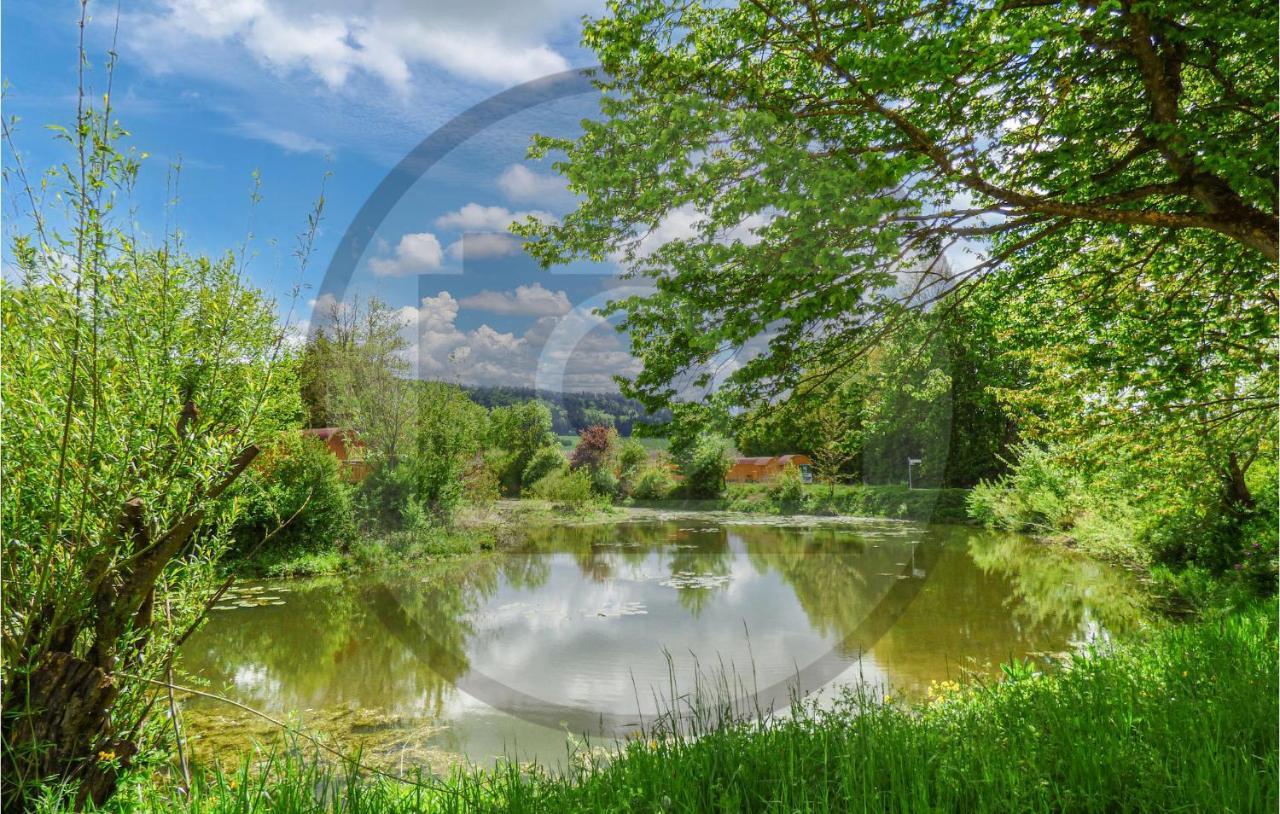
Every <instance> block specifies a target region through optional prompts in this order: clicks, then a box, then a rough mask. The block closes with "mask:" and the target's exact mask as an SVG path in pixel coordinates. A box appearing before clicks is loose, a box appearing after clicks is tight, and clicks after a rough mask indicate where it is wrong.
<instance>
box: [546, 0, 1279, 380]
mask: <svg viewBox="0 0 1280 814" xmlns="http://www.w3.org/2000/svg"><path fill="white" fill-rule="evenodd" d="M1276 23H1277V14H1276V7H1275V4H1274V3H1270V2H1261V0H1256V1H1255V2H1244V3H1231V4H1205V3H1194V2H1147V3H1144V2H1132V1H1131V0H1121V2H1109V3H1094V2H1049V1H1047V0H1011V1H1010V2H1007V3H999V4H992V3H962V2H922V1H921V0H905V1H903V2H879V3H845V2H826V1H825V0H740V2H735V3H730V4H719V3H703V2H671V0H634V1H633V2H618V3H615V4H613V5H612V6H611V7H610V14H609V15H608V16H606V17H604V18H602V19H599V20H595V21H592V22H590V23H589V24H588V25H587V27H586V33H585V42H586V44H587V45H589V46H590V47H592V48H593V49H594V50H595V51H596V53H597V54H598V55H599V58H600V61H601V64H602V68H603V70H602V72H601V73H600V76H599V84H600V87H601V89H602V91H603V94H602V100H601V110H602V114H603V115H602V117H601V118H600V119H598V120H596V121H589V122H586V123H585V126H584V131H583V132H582V134H581V135H580V136H579V137H578V138H576V139H572V140H565V139H551V138H544V139H539V140H537V141H536V142H535V146H534V152H535V154H545V153H548V152H563V153H564V159H563V160H561V161H560V162H559V163H558V164H557V166H558V168H559V170H560V171H561V172H562V173H563V174H564V175H565V176H566V177H567V178H568V180H569V182H570V186H571V188H572V189H574V190H576V191H578V192H580V193H583V194H584V198H583V201H582V203H581V205H580V207H579V208H578V209H577V210H576V211H575V212H573V213H571V214H570V215H568V216H567V217H566V218H564V219H563V221H561V222H560V223H553V224H534V223H530V224H527V225H525V226H524V227H522V228H523V229H524V230H525V231H526V233H528V234H530V235H532V236H533V237H535V238H536V240H535V242H533V243H532V244H531V246H530V250H531V251H532V252H533V253H534V254H535V255H536V256H537V257H538V258H539V259H540V260H542V261H543V262H544V263H548V264H551V263H556V262H562V261H566V260H569V259H571V258H574V257H580V256H587V257H593V258H604V257H608V256H612V257H615V258H621V261H622V263H623V264H624V265H625V266H626V267H627V269H628V271H629V272H630V273H631V274H633V275H638V276H642V277H647V278H649V279H650V280H651V281H652V282H653V284H654V285H655V286H656V291H655V292H654V293H653V294H651V295H647V296H641V297H633V298H631V299H629V300H626V301H623V302H621V303H619V304H617V305H616V306H615V307H616V308H618V309H620V310H622V311H624V312H625V313H626V315H627V316H626V321H625V327H626V328H627V329H628V330H629V332H630V335H631V337H632V340H633V341H634V342H635V344H636V347H637V349H638V350H639V351H640V353H641V355H642V357H643V360H644V363H645V364H644V370H643V372H642V373H641V374H640V375H639V377H638V378H637V379H636V380H635V382H634V383H633V384H632V385H631V389H632V392H634V393H635V394H636V395H638V396H640V397H642V398H644V399H645V400H647V401H648V402H650V403H651V404H655V403H659V402H662V401H664V400H666V399H667V398H669V397H671V396H673V395H674V394H675V393H676V392H678V389H679V387H678V386H679V384H680V383H682V382H685V383H687V382H690V381H692V382H701V383H706V382H709V381H711V379H712V376H713V375H714V374H715V372H716V371H717V370H720V369H722V368H724V366H725V363H726V361H727V360H729V359H730V358H733V357H734V356H735V355H736V356H737V357H738V358H739V360H742V359H745V360H746V361H745V363H743V364H741V366H740V367H737V369H736V371H735V372H734V373H733V375H732V376H731V377H730V378H729V387H728V390H729V392H730V393H734V394H736V395H737V396H738V397H739V399H740V400H743V401H747V400H751V399H758V398H761V397H767V396H771V395H775V394H778V393H785V392H794V391H796V390H797V389H799V390H803V389H804V388H805V387H807V386H809V385H810V384H812V382H811V381H810V379H811V378H812V376H813V372H814V371H824V372H826V371H831V370H832V369H833V368H839V367H840V366H841V364H849V363H852V361H853V360H855V359H857V358H859V356H860V353H861V351H863V350H865V349H866V348H867V347H869V346H870V345H871V344H872V343H873V342H874V339H875V334H876V332H877V331H878V330H883V329H885V328H886V326H890V325H891V324H892V321H893V318H894V314H895V313H898V312H900V310H901V309H902V307H903V306H906V307H908V308H910V307H916V308H920V307H927V306H928V305H929V304H930V303H936V302H938V301H939V300H940V299H943V298H945V299H946V300H947V302H948V303H951V304H956V303H959V302H961V301H962V300H963V299H964V297H965V296H966V292H967V291H969V290H970V289H971V288H972V287H973V285H974V283H975V282H976V281H978V280H980V279H982V278H983V277H984V276H985V275H986V273H987V272H990V271H992V270H995V269H1001V270H1005V271H1009V270H1016V271H1019V272H1021V273H1022V274H1023V276H1022V277H1021V278H1020V279H1019V281H1018V283H1019V285H1024V286H1025V285H1034V284H1036V283H1037V282H1038V281H1041V280H1043V279H1045V277H1046V276H1048V275H1052V274H1054V273H1056V272H1057V271H1058V270H1060V269H1061V268H1062V267H1063V264H1064V263H1066V262H1067V261H1069V260H1073V259H1076V258H1079V257H1081V256H1083V255H1089V254H1090V253H1094V252H1096V251H1097V250H1099V249H1100V248H1101V249H1106V250H1107V251H1108V255H1109V256H1108V262H1107V263H1095V264H1089V263H1078V262H1077V263H1074V265H1073V267H1072V269H1071V272H1070V273H1071V274H1074V275H1077V276H1078V277H1079V278H1080V279H1085V278H1104V279H1105V278H1107V277H1110V276H1113V275H1114V274H1115V271H1116V268H1115V266H1114V265H1113V263H1114V262H1119V263H1121V264H1133V265H1140V266H1141V267H1142V269H1143V271H1144V273H1145V274H1146V275H1147V276H1148V277H1149V278H1152V280H1151V281H1150V284H1151V285H1152V287H1153V291H1152V294H1151V296H1152V297H1168V298H1176V297H1179V296H1191V297H1194V296H1198V294H1199V292H1197V291H1196V290H1195V288H1194V286H1193V287H1192V288H1191V289H1183V290H1180V289H1179V288H1178V287H1177V286H1176V285H1163V284H1162V282H1163V281H1162V275H1163V273H1164V271H1163V270H1164V268H1165V267H1166V265H1167V264H1165V263H1164V262H1163V259H1164V256H1165V255H1166V254H1167V253H1169V252H1170V251H1176V250H1177V249H1178V247H1179V246H1183V245H1185V244H1186V242H1187V241H1189V240H1191V241H1195V242H1196V244H1197V245H1199V246H1204V247H1207V248H1208V251H1209V252H1210V253H1211V254H1212V255H1213V256H1214V257H1215V258H1216V260H1220V261H1221V262H1220V263H1219V264H1217V265H1216V266H1215V269H1214V270H1215V271H1216V272H1217V273H1219V274H1228V275H1230V276H1231V277H1232V280H1231V283H1230V285H1231V286H1232V287H1233V288H1236V289H1245V290H1251V291H1254V292H1265V290H1266V288H1267V287H1268V286H1269V284H1270V281H1271V279H1272V277H1271V275H1272V268H1273V262H1274V261H1275V259H1276V257H1277V235H1276V230H1277V219H1276V212H1277V185H1276V178H1277V107H1276V94H1275V87H1276V80H1277V73H1276V42H1275V30H1276ZM679 224H688V227H687V228H686V229H685V234H684V235H683V236H682V237H680V238H678V239H675V240H668V241H667V242H665V243H663V244H661V245H656V246H655V244H656V243H657V242H658V240H659V238H658V235H659V234H662V235H670V234H672V233H673V232H675V231H678V230H677V229H676V228H675V227H676V226H677V225H679ZM660 227H664V228H661V229H660ZM944 257H945V258H946V262H943V261H942V260H941V259H940V258H944ZM1208 285H1212V284H1211V283H1210V284H1208ZM1235 303H1236V306H1235V307H1237V308H1239V309H1242V310H1255V311H1256V310H1259V309H1261V310H1264V311H1273V310H1274V307H1275V300H1274V297H1265V296H1262V295H1261V293H1260V294H1259V296H1256V297H1252V298H1246V299H1236V300H1235ZM765 345H767V347H765V348H764V349H765V352H763V353H757V352H756V351H758V350H760V349H761V347H762V346H765Z"/></svg>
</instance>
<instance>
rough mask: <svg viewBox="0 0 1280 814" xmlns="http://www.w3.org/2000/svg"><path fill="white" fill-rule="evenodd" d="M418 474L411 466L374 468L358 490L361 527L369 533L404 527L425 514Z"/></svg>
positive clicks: (357, 503) (361, 482) (357, 502)
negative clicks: (417, 481) (418, 487)
mask: <svg viewBox="0 0 1280 814" xmlns="http://www.w3.org/2000/svg"><path fill="white" fill-rule="evenodd" d="M416 480H417V478H416V473H415V472H414V471H413V467H411V466H409V465H408V464H403V463H402V464H397V465H395V466H392V465H390V464H383V465H382V466H376V467H374V469H373V471H372V472H371V473H369V476H368V477H367V478H365V479H364V480H362V481H360V485H359V487H358V488H357V489H356V494H355V504H356V509H357V513H358V515H359V517H360V519H361V526H362V527H363V528H366V529H368V530H375V531H376V530H386V529H399V528H405V527H406V526H408V525H412V523H413V522H414V521H415V520H416V519H417V518H418V517H420V516H422V515H423V514H424V510H423V508H422V506H421V505H420V504H419V503H418V500H417V498H416V497H415V494H416V487H417V484H416Z"/></svg>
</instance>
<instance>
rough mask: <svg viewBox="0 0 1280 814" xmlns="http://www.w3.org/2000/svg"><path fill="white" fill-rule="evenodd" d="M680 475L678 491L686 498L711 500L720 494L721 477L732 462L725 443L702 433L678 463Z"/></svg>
mask: <svg viewBox="0 0 1280 814" xmlns="http://www.w3.org/2000/svg"><path fill="white" fill-rule="evenodd" d="M678 462H679V465H680V472H681V474H682V475H684V482H683V483H682V484H681V491H682V492H684V494H685V495H686V496H687V497H694V498H714V497H719V496H720V494H721V493H722V492H724V476H725V475H727V474H728V473H729V467H730V466H732V465H733V462H732V461H731V460H730V459H729V442H728V441H727V440H725V439H724V438H723V437H721V436H719V435H714V434H712V433H703V434H701V435H699V436H698V438H697V439H696V440H695V441H694V442H693V443H692V444H691V445H690V446H689V447H688V448H687V449H684V450H682V451H681V455H680V457H679V459H678Z"/></svg>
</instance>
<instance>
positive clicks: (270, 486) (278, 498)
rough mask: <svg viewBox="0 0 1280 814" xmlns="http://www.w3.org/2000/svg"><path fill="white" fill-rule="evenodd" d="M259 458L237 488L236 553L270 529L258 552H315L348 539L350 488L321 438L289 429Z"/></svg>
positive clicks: (349, 538) (350, 520)
mask: <svg viewBox="0 0 1280 814" xmlns="http://www.w3.org/2000/svg"><path fill="white" fill-rule="evenodd" d="M259 460H260V461H261V463H259V464H258V465H257V466H255V467H254V468H253V469H251V470H250V471H249V472H247V473H245V476H244V478H243V483H242V484H241V485H240V487H239V489H238V490H237V492H238V495H239V497H240V504H239V505H240V511H239V514H238V515H237V516H236V522H235V526H234V528H233V530H232V535H233V537H234V539H235V550H236V551H237V552H238V553H240V554H246V553H248V552H249V551H250V550H252V549H253V548H254V547H255V546H257V545H258V544H259V543H260V542H261V541H262V539H263V538H264V537H266V536H267V535H268V534H271V533H272V532H275V534H274V536H273V537H272V538H271V539H270V540H269V541H268V542H267V543H266V544H265V545H264V546H263V548H262V549H261V553H262V554H270V553H278V552H299V553H300V552H303V551H309V552H317V551H323V550H325V549H331V548H335V547H340V546H342V545H344V544H346V543H348V542H350V540H351V535H352V533H353V532H354V530H355V529H354V525H353V523H352V519H351V487H350V486H348V485H347V484H346V483H344V482H343V480H342V463H341V462H340V461H339V460H338V459H337V457H336V456H335V455H334V454H333V453H332V452H330V451H329V449H328V447H326V446H325V444H324V442H323V441H321V440H320V439H318V438H309V437H305V436H301V435H298V434H296V433H290V434H289V435H287V436H285V438H284V439H282V440H281V441H280V443H279V444H277V445H276V446H275V448H273V449H272V450H271V451H270V452H268V453H267V454H266V455H265V456H262V457H260V458H259ZM295 515H296V516H295ZM290 518H292V520H290ZM285 522H288V525H287V526H285V527H284V528H281V529H280V530H279V531H276V529H277V528H279V526H280V524H282V523H285Z"/></svg>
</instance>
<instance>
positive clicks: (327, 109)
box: [3, 0, 634, 390]
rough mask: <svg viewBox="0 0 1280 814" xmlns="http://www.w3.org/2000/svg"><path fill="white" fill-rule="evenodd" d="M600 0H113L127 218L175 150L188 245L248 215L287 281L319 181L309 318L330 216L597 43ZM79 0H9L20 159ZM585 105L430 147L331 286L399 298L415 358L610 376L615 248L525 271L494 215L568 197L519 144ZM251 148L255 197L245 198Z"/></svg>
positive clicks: (105, 42)
mask: <svg viewBox="0 0 1280 814" xmlns="http://www.w3.org/2000/svg"><path fill="white" fill-rule="evenodd" d="M602 6H603V4H602V3H601V2H599V0H524V1H523V2H514V0H471V2H466V3H458V2H445V1H444V0H428V2H411V1H410V0H359V1H356V0H353V1H352V2H337V0H314V1H313V2H303V1H302V0H156V1H155V2H150V1H149V0H126V1H125V2H123V4H122V6H121V11H120V19H119V33H118V39H117V43H116V50H117V52H118V54H119V65H118V68H117V70H116V73H115V78H114V90H113V93H112V99H113V107H114V108H115V109H116V111H117V113H118V117H119V118H120V120H121V122H122V123H123V124H124V126H125V127H126V128H127V129H129V130H130V131H131V133H132V140H131V142H132V144H134V145H135V146H136V147H137V148H138V149H139V150H144V151H146V152H148V153H149V154H150V158H148V159H147V160H146V162H144V172H143V176H142V179H141V183H140V185H139V191H138V194H137V195H136V197H135V204H136V205H137V209H138V219H139V221H140V224H141V226H142V227H143V229H144V230H145V231H147V232H150V233H152V234H154V235H158V234H160V233H161V232H162V230H163V224H164V201H165V197H166V195H165V178H166V173H167V167H168V165H169V164H170V163H171V162H172V161H174V160H176V159H177V158H178V157H179V156H180V157H181V159H182V166H183V170H182V174H181V190H180V196H181V198H180V203H179V205H178V208H177V210H176V214H175V216H174V220H175V221H176V223H177V224H179V225H180V226H181V227H182V229H183V231H184V233H185V235H186V239H187V245H188V248H189V249H191V250H193V251H196V252H206V253H216V252H221V251H223V250H225V249H227V248H232V247H235V246H238V245H239V244H240V243H242V242H243V240H244V238H245V235H246V234H247V232H248V231H250V230H252V232H253V233H254V235H255V239H254V242H253V244H252V251H253V252H254V255H253V260H252V262H251V265H250V269H249V273H250V275H251V278H252V280H253V282H254V283H255V284H257V285H259V286H261V287H263V288H265V289H267V290H268V291H271V292H272V293H274V294H275V295H277V296H278V297H280V298H282V299H283V298H284V297H285V296H286V295H287V293H288V292H289V290H290V289H292V288H293V287H294V285H295V283H297V282H298V281H299V277H298V272H297V268H296V263H295V262H294V261H293V258H292V257H291V251H292V248H293V246H294V245H295V242H296V235H297V234H298V233H299V232H300V231H301V230H302V229H303V228H304V225H305V219H306V216H307V213H308V212H309V211H310V208H311V205H312V202H313V201H314V200H315V198H316V196H317V194H318V193H319V191H320V188H321V183H322V181H323V182H324V183H325V185H326V188H325V191H326V201H327V204H326V211H325V216H324V221H323V224H322V227H321V232H320V236H319V239H318V241H317V245H316V247H315V260H314V261H313V264H312V267H311V268H310V269H309V270H308V272H307V273H306V275H305V277H304V278H303V279H302V282H303V283H304V284H305V285H307V286H309V289H308V291H304V293H303V294H302V296H301V298H300V299H301V301H300V303H299V312H298V313H299V317H300V318H301V319H306V318H309V317H310V311H311V302H310V301H311V300H313V299H314V298H315V296H316V294H315V291H316V289H318V288H319V285H320V282H321V278H322V276H323V273H324V270H325V267H326V266H327V265H328V262H329V259H330V257H331V256H332V254H333V252H334V249H335V247H336V246H337V243H338V240H339V238H340V237H341V235H342V233H343V232H344V231H345V230H346V228H347V226H348V225H349V224H350V223H351V221H352V218H353V217H354V215H355V213H356V212H357V211H358V210H359V208H360V206H361V205H362V204H363V203H364V201H365V200H366V199H367V198H368V197H369V195H370V193H371V192H372V190H373V189H374V188H375V187H376V186H377V184H378V183H379V182H380V181H381V180H382V179H383V177H384V176H385V174H386V173H387V171H388V170H389V169H390V168H391V167H393V166H394V165H395V164H396V162H398V161H399V160H400V159H401V158H402V157H404V155H405V154H406V153H408V152H409V151H410V150H411V149H413V147H414V146H415V145H417V144H418V143H419V142H420V141H421V140H422V139H423V138H424V137H426V136H428V135H429V134H430V133H431V132H432V131H433V130H435V129H436V128H438V127H440V126H441V125H443V124H445V123H446V122H448V121H449V120H450V119H452V118H453V117H454V116H456V115H457V114H459V113H461V112H462V111H464V110H466V109H467V108H469V107H471V106H472V105H474V104H476V103H479V102H481V101H483V100H484V99H486V98H488V97H490V96H492V95H493V94H495V93H498V92H500V91H503V90H505V89H507V88H509V87H512V86H515V85H518V84H520V83H522V82H526V81H529V80H533V79H537V78H539V77H542V76H545V75H548V74H553V73H557V72H559V71H563V70H566V69H569V68H577V67H585V66H588V65H590V64H592V59H591V54H590V53H589V52H587V51H584V50H583V49H582V48H581V47H580V46H579V44H578V39H579V33H580V18H581V16H582V15H583V14H598V13H600V12H601V10H602ZM91 14H92V15H93V19H92V20H91V22H90V25H89V27H88V33H87V47H88V51H89V55H90V59H91V60H92V61H93V62H94V65H95V69H94V70H92V71H91V72H90V75H89V81H90V83H91V85H92V86H93V90H94V91H95V94H97V95H100V94H101V91H102V90H103V89H104V87H105V80H106V75H105V72H104V71H103V70H102V69H101V66H102V64H103V63H104V62H105V59H106V52H107V51H108V50H109V49H110V47H111V43H112V38H113V31H114V29H115V25H116V12H115V6H114V5H113V4H108V3H95V4H93V5H91ZM77 19H78V5H77V4H76V3H73V2H66V0H56V1H55V2H44V3H42V2H36V1H35V0H9V1H8V2H6V3H5V4H4V8H3V76H4V79H5V81H6V82H7V84H8V90H7V92H6V96H5V100H4V114H5V115H6V116H9V117H12V116H18V117H20V119H21V123H20V125H19V128H18V137H17V141H18V145H19V149H20V150H21V151H22V153H23V157H24V159H25V161H26V162H27V164H28V166H29V167H31V168H33V169H35V168H43V167H46V166H49V165H50V164H51V163H53V162H54V161H57V160H62V159H64V158H65V156H64V155H62V154H61V153H60V152H59V147H58V145H56V144H55V142H54V141H53V139H52V138H50V135H49V133H48V132H47V131H46V130H45V129H44V125H45V124H49V123H63V124H65V123H68V121H69V119H70V118H71V117H72V116H73V115H74V110H75V88H76V84H75V83H76V77H75V70H76V60H75V47H76V32H77V28H76V26H77ZM593 112H594V100H593V99H592V98H591V97H590V96H589V95H586V96H575V97H571V98H567V99H562V100H559V101H556V102H552V103H548V104H545V105H541V106H539V107H535V108H533V109H530V110H528V111H526V112H524V113H521V114H518V115H516V116H512V117H510V118H508V119H506V120H504V121H502V122H501V123H499V124H498V125H495V126H494V127H491V128H489V129H488V130H486V131H484V132H482V133H481V134H479V135H478V136H477V137H475V138H473V139H472V140H470V141H469V142H467V143H466V144H464V145H462V146H461V147H460V148H459V149H457V150H455V151H454V152H453V153H452V154H450V155H449V156H447V157H446V158H445V159H443V160H442V161H440V162H439V163H438V164H437V165H435V166H434V167H432V169H431V170H430V171H429V172H428V173H427V174H426V175H424V176H423V177H422V178H421V179H420V180H419V181H418V182H417V183H416V184H415V185H414V187H413V188H412V189H411V190H410V191H409V192H408V193H407V194H406V195H405V196H404V197H403V198H402V199H401V200H400V202H399V203H398V205H397V206H396V207H395V208H394V210H393V211H392V212H391V213H390V215H389V216H388V217H387V218H386V219H385V220H384V221H383V222H382V224H381V225H380V226H379V227H378V229H377V233H376V235H375V237H374V239H373V241H372V242H371V243H370V246H369V248H368V250H367V251H366V252H365V255H364V256H363V257H362V258H361V260H360V262H359V264H358V265H357V269H356V273H355V277H354V278H353V280H352V282H351V284H350V287H349V288H348V289H347V292H348V293H347V296H348V298H349V297H350V296H352V295H358V296H362V297H367V296H371V295H376V296H378V297H380V298H382V299H383V300H385V301H388V302H389V303H390V304H392V305H394V306H395V307H397V308H400V309H402V313H403V316H404V318H405V320H406V324H407V325H408V326H409V327H407V329H406V335H407V336H413V337H414V338H415V351H414V353H413V359H412V361H413V362H414V363H415V365H417V369H418V370H419V373H420V374H421V375H423V376H427V377H432V378H438V377H443V378H451V379H456V380H459V381H464V382H468V383H490V384H497V383H505V384H532V383H533V380H534V378H535V371H537V370H542V373H541V374H538V375H540V376H542V377H543V380H542V382H541V383H543V384H546V383H547V382H548V381H549V380H547V379H546V376H547V375H551V378H552V379H555V378H556V376H560V375H561V374H563V380H562V381H561V380H558V379H557V381H560V386H561V387H563V389H565V390H607V389H612V384H611V383H610V379H609V377H610V376H611V375H612V374H614V373H626V372H628V371H629V370H633V369H634V360H632V359H631V357H630V356H629V354H627V353H626V349H625V342H624V341H623V340H622V338H620V337H618V336H615V335H614V334H613V332H612V330H611V329H610V328H609V326H607V325H604V324H602V323H601V321H600V320H598V319H597V318H594V317H591V316H590V315H589V314H587V313H586V311H585V309H586V308H589V306H590V304H593V303H594V304H599V301H600V298H601V292H602V291H604V290H605V289H607V288H609V287H610V286H613V285H615V284H616V280H614V278H612V277H611V276H609V274H610V273H611V272H613V271H615V269H614V267H613V266H612V265H611V264H600V265H598V266H578V267H575V268H571V269H566V270H562V271H560V272H559V273H548V272H544V271H539V270H538V269H536V267H535V266H534V264H533V263H531V262H530V261H529V260H528V259H527V258H526V257H525V256H524V255H523V254H522V253H521V252H520V251H519V247H518V245H516V244H515V243H514V242H513V241H512V240H511V239H510V238H505V237H503V235H502V233H503V232H504V230H505V227H506V224H507V223H509V222H510V220H511V219H512V218H513V217H517V216H524V215H525V214H530V213H532V214H534V215H535V216H537V217H556V216H559V215H562V214H563V213H564V212H566V211H568V210H569V209H570V208H572V205H573V199H572V196H570V195H569V194H568V193H567V191H566V190H564V188H563V185H562V184H561V183H560V181H559V179H558V178H556V177H555V176H554V174H553V173H552V172H551V170H550V168H549V167H548V166H546V165H539V164H535V163H532V162H527V161H525V159H524V154H525V149H526V146H527V144H528V138H529V136H530V135H531V134H532V133H534V132H544V133H553V134H571V133H573V132H575V130H576V128H577V126H578V125H577V122H578V121H580V120H581V118H583V117H584V116H590V115H592V113H593ZM255 170H257V171H259V172H260V173H261V178H262V202H261V203H260V204H259V205H258V206H257V207H255V208H253V211H252V212H251V211H250V206H249V192H250V189H251V187H252V177H253V173H254V171H255ZM326 173H328V174H329V176H328V178H327V180H326ZM464 236H465V238H464ZM464 247H465V250H464ZM584 303H586V305H583V304H584ZM324 305H325V303H321V307H323V306H324ZM574 306H579V307H578V308H577V309H576V310H575V309H574ZM302 327H304V328H305V323H304V325H303V326H302ZM549 338H550V339H549ZM548 371H550V374H548Z"/></svg>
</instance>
